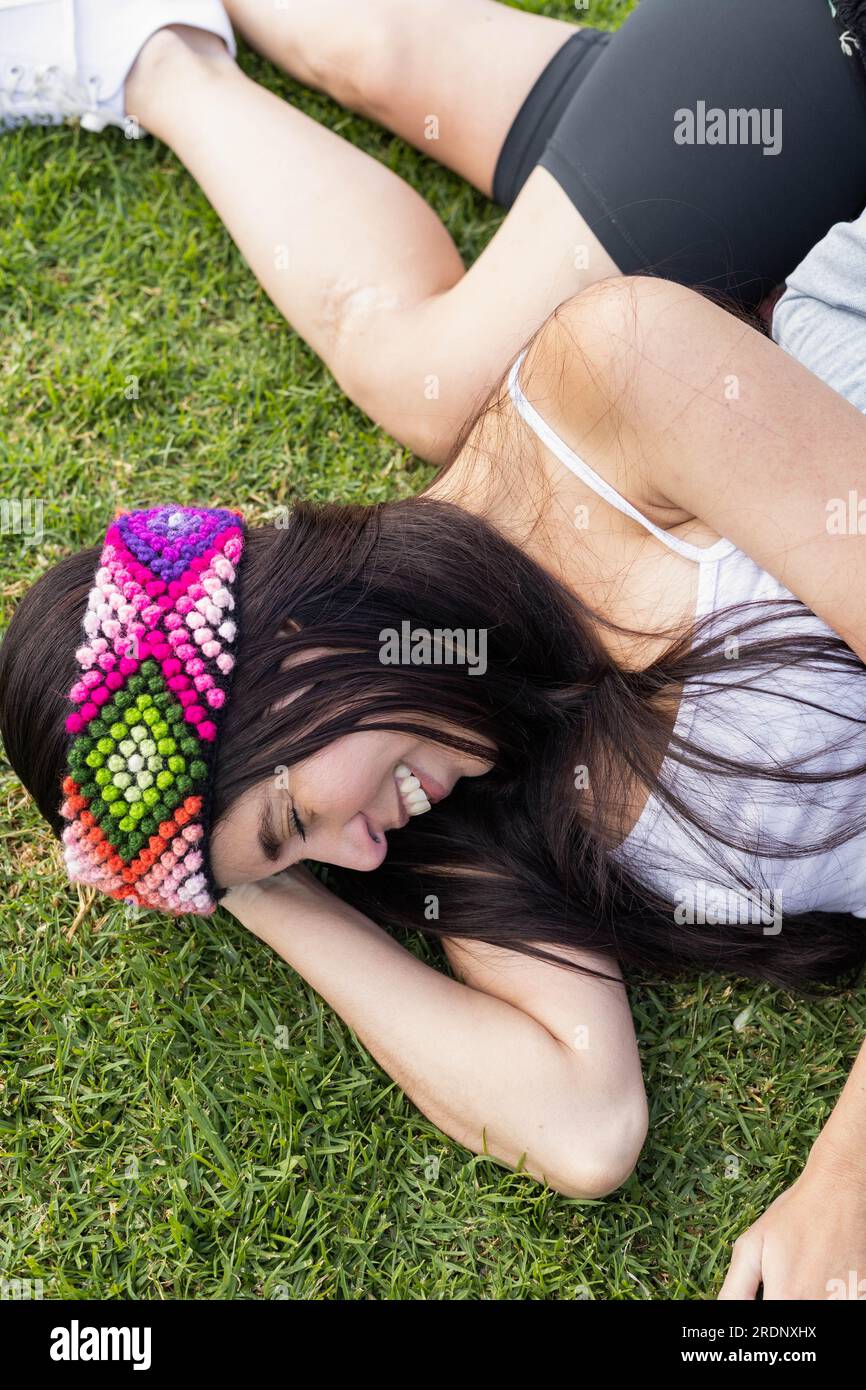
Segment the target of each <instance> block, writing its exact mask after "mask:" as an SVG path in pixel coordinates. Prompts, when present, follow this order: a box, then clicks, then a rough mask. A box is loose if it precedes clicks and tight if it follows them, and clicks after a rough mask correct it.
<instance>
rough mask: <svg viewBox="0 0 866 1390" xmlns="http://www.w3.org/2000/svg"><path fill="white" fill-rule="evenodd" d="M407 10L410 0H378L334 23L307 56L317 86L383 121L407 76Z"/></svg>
mask: <svg viewBox="0 0 866 1390" xmlns="http://www.w3.org/2000/svg"><path fill="white" fill-rule="evenodd" d="M410 8H411V7H410ZM401 9H405V0H398V4H396V5H395V4H394V3H393V0H372V3H369V2H368V3H367V4H364V5H361V6H353V7H352V10H351V12H349V13H347V14H346V15H345V16H344V15H341V16H340V22H339V23H333V24H330V25H328V27H327V34H326V35H325V34H323V35H322V36H321V37H320V38H318V39H317V41H316V42H315V43H314V44H312V45H310V47H309V48H308V50H307V52H306V53H305V54H304V61H305V65H306V67H307V69H308V72H309V80H310V83H311V85H312V86H315V87H318V88H319V89H320V90H322V91H325V92H327V93H328V95H329V96H331V97H332V98H333V99H334V101H336V102H338V103H339V104H340V106H345V107H346V108H347V110H349V111H357V112H358V113H359V114H360V115H363V116H367V117H369V118H370V119H372V120H378V121H380V122H382V121H383V119H384V117H385V116H386V114H387V111H388V107H389V102H390V100H391V96H392V94H393V92H394V90H395V88H396V87H397V86H398V84H399V83H400V81H401V74H402V79H403V80H405V77H406V73H405V63H406V62H407V60H408V57H409V53H408V50H407V44H406V41H405V37H404V26H403V25H402V24H401V22H400V19H401V16H400V10H401Z"/></svg>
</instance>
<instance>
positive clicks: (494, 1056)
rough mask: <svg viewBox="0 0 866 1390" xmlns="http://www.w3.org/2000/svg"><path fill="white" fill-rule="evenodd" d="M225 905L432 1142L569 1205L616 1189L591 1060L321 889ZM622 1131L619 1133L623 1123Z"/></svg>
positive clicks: (605, 1092) (614, 1140) (612, 1120)
mask: <svg viewBox="0 0 866 1390" xmlns="http://www.w3.org/2000/svg"><path fill="white" fill-rule="evenodd" d="M225 905H226V906H227V907H228V908H229V910H230V911H231V912H232V913H233V915H234V916H236V917H237V918H238V919H239V921H241V922H242V923H243V925H244V926H245V927H247V928H248V929H249V930H250V931H252V932H253V933H254V935H256V936H258V937H259V938H260V939H261V940H262V941H265V942H267V944H268V945H270V946H272V947H273V949H274V950H275V951H276V952H277V953H278V954H279V955H280V956H282V958H283V959H284V960H285V961H287V962H288V963H289V965H291V966H293V967H294V968H295V969H296V970H297V971H298V972H299V973H300V974H301V975H302V976H303V977H304V979H305V980H307V981H308V982H309V984H311V985H312V986H313V988H314V989H315V990H317V992H318V993H319V994H321V995H322V997H323V998H324V999H326V1000H327V1002H328V1003H329V1004H330V1005H331V1006H332V1007H333V1008H334V1009H335V1010H336V1011H337V1013H339V1014H340V1016H341V1017H342V1018H343V1019H345V1021H346V1022H347V1023H348V1024H349V1025H350V1027H351V1028H353V1029H354V1031H355V1032H356V1034H357V1035H358V1037H359V1038H360V1039H361V1041H362V1042H363V1043H364V1045H365V1046H366V1047H367V1048H368V1049H369V1051H370V1052H371V1053H372V1054H373V1056H374V1057H375V1058H376V1060H377V1061H378V1062H379V1063H380V1064H381V1066H383V1067H384V1068H385V1070H386V1071H387V1072H388V1073H389V1075H391V1076H392V1077H393V1078H394V1080H395V1081H396V1082H397V1083H398V1084H399V1085H400V1087H401V1088H402V1089H403V1090H404V1091H405V1092H406V1094H407V1095H408V1096H410V1098H411V1099H412V1100H413V1101H414V1102H415V1104H416V1105H417V1106H418V1107H419V1109H421V1110H422V1111H423V1112H424V1114H425V1115H427V1116H428V1117H429V1118H430V1119H431V1120H432V1121H433V1122H434V1124H436V1125H437V1126H438V1127H439V1128H440V1129H442V1130H443V1131H444V1132H445V1133H446V1134H448V1135H449V1136H450V1137H451V1138H453V1139H455V1140H457V1141H458V1142H459V1143H461V1144H464V1145H465V1146H466V1147H467V1148H469V1149H472V1150H473V1151H474V1152H477V1153H481V1152H484V1153H488V1154H490V1155H491V1156H492V1157H494V1158H497V1159H499V1160H501V1161H503V1162H505V1163H507V1164H509V1165H510V1166H517V1165H518V1164H520V1161H521V1159H523V1164H522V1166H523V1168H524V1169H525V1171H527V1172H529V1173H531V1174H532V1175H533V1176H534V1177H536V1178H541V1179H544V1180H546V1181H547V1182H548V1183H550V1184H551V1186H553V1187H556V1188H557V1189H559V1190H560V1191H562V1192H565V1193H567V1194H568V1195H571V1196H587V1197H593V1196H601V1195H604V1193H605V1192H608V1191H610V1190H612V1189H613V1188H614V1187H616V1186H618V1184H619V1182H620V1181H622V1179H623V1176H624V1174H622V1173H620V1172H619V1171H617V1163H618V1162H619V1160H618V1159H617V1157H616V1155H617V1154H618V1153H619V1152H621V1149H622V1134H621V1133H618V1132H616V1125H617V1105H616V1098H615V1097H614V1096H612V1095H611V1092H610V1080H609V1077H608V1078H607V1079H606V1080H607V1084H604V1082H605V1078H604V1077H602V1076H599V1077H598V1078H597V1079H596V1080H595V1084H594V1080H593V1074H592V1070H591V1068H592V1061H591V1060H590V1059H591V1053H589V1052H586V1051H585V1052H578V1051H572V1050H571V1049H569V1048H568V1047H567V1046H566V1044H565V1043H563V1042H562V1041H561V1040H560V1039H558V1038H555V1037H554V1036H553V1035H552V1034H551V1033H549V1032H548V1031H547V1029H545V1028H544V1027H543V1026H542V1025H541V1024H540V1023H538V1022H537V1021H536V1020H535V1019H534V1018H531V1017H530V1016H529V1015H528V1014H525V1013H523V1012H522V1011H521V1010H519V1009H517V1008H514V1007H513V1006H512V1005H510V1004H508V1003H506V1002H504V1001H503V1000H500V999H497V998H495V997H494V996H492V995H488V994H485V993H483V992H482V991H480V990H476V989H472V988H470V987H468V986H467V985H463V984H461V983H460V982H459V981H457V980H454V979H452V978H450V977H449V976H447V975H444V974H441V973H440V972H439V971H437V970H435V969H433V968H432V967H430V966H428V965H425V964H424V963H423V962H422V961H420V960H418V959H417V958H416V957H415V956H413V955H412V954H411V952H409V951H407V950H406V949H405V947H403V946H401V945H400V944H399V942H397V941H395V940H394V939H393V938H392V937H391V936H389V935H388V933H387V932H385V931H383V930H382V929H381V928H380V927H378V926H376V925H375V924H374V923H373V922H371V921H370V920H369V919H368V918H366V917H364V916H363V915H362V914H361V913H359V912H356V911H354V909H352V908H350V907H348V906H347V905H346V904H345V903H342V902H341V901H340V900H339V899H337V898H335V897H334V896H333V895H332V894H330V893H328V892H327V891H326V890H324V889H322V888H321V886H320V885H317V886H316V887H315V888H313V889H310V890H307V889H306V888H305V889H302V890H301V892H300V893H296V891H295V889H293V888H291V887H289V888H286V889H285V890H281V889H280V888H279V887H275V886H272V885H270V884H267V885H263V884H247V885H244V886H243V887H241V888H238V889H232V890H230V893H229V895H228V897H227V898H226V900H225ZM619 1123H620V1125H622V1119H621V1117H620V1119H619Z"/></svg>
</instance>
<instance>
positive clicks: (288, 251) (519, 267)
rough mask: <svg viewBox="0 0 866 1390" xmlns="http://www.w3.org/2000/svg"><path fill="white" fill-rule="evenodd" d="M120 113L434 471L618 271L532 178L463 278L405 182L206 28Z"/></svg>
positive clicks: (156, 48) (159, 61) (174, 42)
mask: <svg viewBox="0 0 866 1390" xmlns="http://www.w3.org/2000/svg"><path fill="white" fill-rule="evenodd" d="M317 2H318V0H317ZM126 99H127V109H128V111H129V112H130V114H132V115H136V116H138V117H139V118H140V120H141V122H142V124H143V125H144V126H145V128H146V129H148V130H150V131H152V132H153V133H154V134H155V135H157V136H158V137H159V138H161V139H163V140H164V141H166V143H167V144H168V145H170V146H171V148H172V149H173V150H174V151H175V153H176V154H177V155H178V157H179V158H180V159H181V160H182V161H183V163H184V164H185V165H186V167H187V168H188V169H189V171H190V173H191V174H192V175H193V177H194V178H195V179H196V180H197V182H198V183H199V184H200V185H201V187H202V189H203V190H204V192H205V194H206V195H207V197H208V198H209V200H210V202H211V203H212V204H213V206H214V208H215V209H216V211H217V212H218V213H219V215H220V217H221V218H222V220H223V222H224V223H225V224H226V226H227V227H228V229H229V231H230V232H231V234H232V236H233V237H234V240H235V241H236V243H237V245H238V246H239V248H240V250H241V251H242V253H243V255H244V256H245V257H246V259H247V261H248V262H249V264H250V265H251V266H252V268H253V270H254V271H255V274H256V276H257V277H258V279H259V281H260V283H261V284H262V286H263V287H264V288H265V290H266V291H267V293H268V294H269V295H270V297H271V298H272V299H273V301H274V303H275V304H276V305H277V307H278V308H279V309H280V311H281V312H282V313H283V314H284V315H285V317H286V318H287V319H288V321H289V323H290V324H291V325H292V326H293V327H294V328H295V329H296V330H297V331H298V332H299V333H300V334H301V335H302V336H303V337H304V339H305V340H306V341H307V342H308V343H309V344H310V346H311V347H312V348H313V349H314V351H316V352H317V353H318V354H319V355H320V356H321V357H323V358H324V360H325V361H326V362H327V364H328V366H329V367H330V369H331V370H332V372H333V373H334V376H335V378H336V379H337V381H338V382H339V384H340V386H341V387H342V388H343V390H345V391H346V393H347V395H349V396H350V397H351V399H352V400H354V401H355V402H356V403H357V404H358V405H359V406H360V407H361V408H362V409H363V410H365V411H366V412H367V414H369V415H370V416H371V417H372V418H373V419H374V420H375V421H377V423H379V424H381V425H382V426H383V427H384V428H385V429H387V430H388V431H389V432H390V433H391V434H393V435H394V437H395V438H397V439H399V440H401V441H402V442H403V443H405V444H406V445H407V446H408V447H410V448H412V449H414V450H415V451H416V452H417V453H418V454H419V455H420V456H421V457H423V458H427V459H429V460H431V461H434V462H438V461H441V460H442V459H443V458H444V457H445V456H446V454H447V453H448V450H449V449H450V448H451V445H452V443H453V441H454V438H455V436H456V435H457V433H458V432H459V430H460V428H461V426H462V425H463V423H464V421H465V420H466V419H467V417H468V416H469V415H470V414H471V412H472V410H473V409H474V408H475V406H476V405H477V404H479V403H480V401H481V399H482V398H483V396H484V395H485V394H486V392H487V391H489V390H490V389H491V387H492V386H493V385H495V383H496V382H497V381H498V380H499V378H500V376H501V374H502V371H503V369H504V367H505V366H506V364H507V362H508V361H509V359H510V357H511V356H512V355H513V353H514V352H515V351H516V350H517V349H518V348H519V347H520V345H521V344H522V343H523V342H524V341H525V339H526V338H527V337H528V336H529V335H530V334H531V333H532V332H534V331H535V329H537V328H538V327H539V325H540V324H541V323H542V322H543V321H544V320H545V318H547V317H548V315H549V314H550V313H551V312H552V310H553V309H554V308H555V307H556V305H557V304H560V303H561V302H562V301H563V300H564V299H567V298H569V297H570V296H571V295H573V294H576V293H577V292H578V291H579V290H580V289H582V288H584V287H585V286H586V285H587V284H590V283H592V282H593V281H594V280H597V279H600V278H603V277H605V276H608V275H613V274H616V273H617V268H616V266H615V265H614V264H613V262H612V261H611V260H610V258H609V257H608V256H607V255H606V253H605V252H604V250H603V249H602V248H601V246H600V243H598V241H597V240H596V238H595V237H594V236H593V235H592V233H591V232H590V231H589V229H588V228H587V226H586V224H585V222H584V221H583V219H582V218H581V217H580V215H579V214H578V213H577V212H576V210H575V208H574V207H573V205H572V203H571V202H570V200H569V199H568V198H567V197H566V195H565V194H564V193H563V192H562V190H561V189H560V187H559V185H558V184H557V183H556V181H555V180H554V179H553V178H552V177H551V176H550V175H549V174H548V173H547V171H546V170H544V169H536V170H535V171H534V173H533V174H532V175H531V176H530V178H529V180H528V181H527V183H526V185H525V186H524V188H523V190H522V192H521V194H520V196H519V198H518V199H517V202H516V203H515V205H514V208H513V209H512V210H511V212H510V213H509V215H508V216H507V217H506V219H505V221H504V223H503V225H502V227H501V228H500V230H499V231H498V232H497V234H496V236H495V237H494V238H493V239H492V241H491V242H490V244H489V245H488V247H487V248H486V249H485V251H484V252H483V253H482V255H481V256H480V257H479V258H478V260H477V261H476V262H475V264H474V265H473V267H472V269H471V270H470V271H469V272H468V274H466V273H465V272H464V267H463V265H462V262H461V260H460V257H459V255H458V253H457V250H456V248H455V246H454V244H453V242H452V240H451V238H450V236H449V235H448V233H447V231H446V230H445V228H444V227H443V225H442V223H441V222H440V221H439V219H438V218H437V217H436V216H435V214H434V213H433V211H432V209H431V208H430V207H429V206H428V204H427V203H426V202H425V201H424V200H423V198H421V197H420V196H419V195H418V194H417V193H415V192H414V190H413V189H411V188H410V187H409V186H408V184H406V183H404V182H403V181H402V180H401V179H399V178H397V176H396V175H395V174H393V173H392V172H391V171H390V170H389V169H386V168H385V166H384V165H382V164H380V163H379V162H378V161H377V160H375V159H372V158H370V156H368V155H366V154H364V153H363V152H362V151H360V150H357V149H355V148H354V147H353V146H352V145H350V144H348V143H347V142H346V141H344V140H341V139H340V138H339V137H338V136H337V135H335V134H334V133H333V132H332V131H329V130H326V129H325V128H324V127H323V126H320V125H318V124H317V123H316V122H315V121H312V120H310V119H309V118H308V117H307V116H305V115H304V114H303V113H302V112H300V111H297V110H296V109H295V108H294V107H292V106H291V105H290V104H288V103H286V102H283V101H280V100H279V99H278V98H277V97H275V96H274V95H273V94H272V93H270V92H268V91H266V90H265V89H264V88H262V87H259V86H258V85H257V84H256V83H254V82H251V81H250V80H249V79H248V78H247V77H245V76H244V74H243V73H242V72H241V71H240V69H239V68H238V67H237V65H236V64H235V63H234V62H232V60H231V59H230V57H229V55H228V54H227V52H226V50H225V47H224V46H223V44H222V43H221V41H220V40H219V39H217V38H215V37H213V36H211V35H208V34H204V33H202V32H201V31H195V30H193V31H190V30H185V29H180V28H178V29H176V30H175V29H164V30H161V31H160V32H159V33H158V34H156V35H154V37H153V38H152V39H151V40H150V41H149V43H148V44H146V45H145V48H144V49H143V50H142V53H141V55H140V57H139V60H138V62H137V63H136V65H135V67H134V69H133V72H132V74H131V75H130V79H129V81H128V83H127V89H126ZM583 257H586V258H588V266H586V260H585V259H582V258H583ZM578 267H580V268H578ZM583 267H586V268H583Z"/></svg>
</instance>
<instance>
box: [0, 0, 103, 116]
mask: <svg viewBox="0 0 866 1390" xmlns="http://www.w3.org/2000/svg"><path fill="white" fill-rule="evenodd" d="M60 17H61V26H62V31H63V34H62V42H63V50H64V64H63V66H61V65H60V64H58V63H47V64H42V65H40V66H37V67H35V68H34V69H33V71H32V81H31V82H30V83H28V81H27V71H26V70H25V68H24V67H22V66H21V65H20V64H13V65H12V66H10V67H8V68H7V69H6V72H5V73H3V72H2V71H0V123H2V124H4V125H8V124H9V123H10V121H11V123H13V124H17V122H18V121H20V120H22V119H23V120H24V121H25V122H27V123H28V124H29V123H30V122H37V123H38V122H39V121H40V120H42V121H50V120H53V119H55V118H56V117H57V116H80V117H81V123H82V125H84V126H85V127H87V128H93V129H97V130H98V129H101V128H102V124H103V122H102V118H101V117H100V116H99V114H98V111H99V80H98V78H96V77H91V78H88V80H87V82H86V83H85V84H82V83H81V82H80V81H79V80H78V77H77V74H76V70H77V67H78V54H77V50H76V44H75V0H62V4H61V9H60ZM40 102H45V106H44V108H41V107H40ZM22 107H23V108H25V112H24V113H22Z"/></svg>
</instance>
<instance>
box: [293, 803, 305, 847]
mask: <svg viewBox="0 0 866 1390" xmlns="http://www.w3.org/2000/svg"><path fill="white" fill-rule="evenodd" d="M289 824H290V826H292V828H293V829H294V831H295V832H296V834H298V835H300V837H301V839H302V840H306V838H307V830H306V826H305V825H304V822H303V821H302V820H301V818H300V816H299V815H298V812H297V810H296V808H295V806H294V804H293V805H292V808H291V810H290V811H289Z"/></svg>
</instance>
